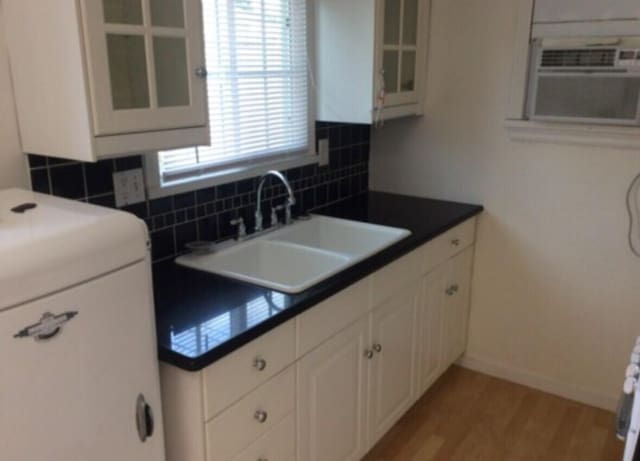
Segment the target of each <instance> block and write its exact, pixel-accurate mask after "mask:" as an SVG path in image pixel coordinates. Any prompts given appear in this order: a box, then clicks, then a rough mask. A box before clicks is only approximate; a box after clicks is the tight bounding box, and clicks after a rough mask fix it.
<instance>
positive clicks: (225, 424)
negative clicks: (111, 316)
mask: <svg viewBox="0 0 640 461" xmlns="http://www.w3.org/2000/svg"><path fill="white" fill-rule="evenodd" d="M474 235H475V219H472V220H469V221H466V222H464V223H462V224H460V225H459V226H457V227H454V228H453V229H451V230H450V231H448V232H446V233H444V234H442V235H441V236H440V237H437V238H436V239H434V240H432V241H430V242H429V243H427V244H425V245H423V246H422V247H420V248H418V249H416V250H414V251H413V252H411V253H409V254H408V255H406V256H405V257H403V258H401V259H398V260H397V261H395V262H393V263H391V264H389V265H388V266H386V267H384V268H382V269H380V270H379V271H377V272H375V273H374V274H372V275H371V276H370V277H367V278H365V279H364V280H362V281H360V282H358V283H357V284H356V285H353V286H351V287H349V288H347V289H345V290H344V291H342V292H340V293H338V294H337V295H335V296H334V297H332V298H329V299H327V300H325V301H323V302H322V303H320V304H318V305H317V306H315V307H313V308H312V309H311V310H309V311H307V312H305V313H304V314H301V315H300V316H298V318H297V319H296V320H295V322H294V321H290V322H288V323H285V324H283V325H281V326H279V327H278V328H276V329H274V330H273V331H271V332H269V333H268V334H267V335H264V336H262V337H261V338H259V339H257V340H255V341H253V342H252V343H249V344H247V345H246V346H244V347H242V348H240V349H239V350H237V351H235V352H234V353H232V354H230V355H229V356H227V357H225V358H224V359H223V360H221V361H219V362H216V363H215V364H213V365H211V366H210V367H208V368H206V369H204V370H201V371H199V372H196V373H190V372H187V371H184V370H179V369H177V368H175V367H172V366H170V365H165V364H163V365H162V370H161V372H162V373H161V376H162V386H163V390H164V391H165V392H164V393H163V406H164V410H165V415H166V418H165V420H166V421H165V427H166V429H167V431H166V442H167V461H185V460H188V461H250V460H256V461H260V460H278V461H280V460H284V461H293V460H297V461H352V460H353V461H356V460H359V459H361V458H362V457H363V456H364V455H365V454H366V452H367V451H368V450H369V449H370V448H372V446H373V445H374V444H375V443H376V442H377V441H378V440H379V439H380V438H381V437H382V436H383V435H384V434H385V433H386V432H387V431H388V430H389V429H390V428H391V426H393V424H394V423H395V422H396V421H398V419H399V418H400V417H401V416H402V415H403V414H404V413H405V412H406V411H407V410H408V409H409V407H411V405H412V404H413V403H414V402H415V401H416V400H417V399H418V398H419V397H420V396H422V394H423V393H424V392H425V391H426V390H427V389H428V388H429V386H431V384H433V382H434V381H435V380H436V379H437V378H438V377H439V376H440V375H441V374H442V373H443V372H444V371H445V370H446V369H447V368H448V367H449V366H450V365H451V364H452V363H453V362H455V361H456V360H457V359H458V358H460V356H461V355H462V354H463V353H464V351H465V348H466V344H467V324H468V317H469V295H470V285H471V269H472V264H473V251H474V246H473V241H474ZM294 338H295V341H294ZM262 362H266V367H258V368H256V365H255V364H256V363H262Z"/></svg>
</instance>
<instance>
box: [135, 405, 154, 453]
mask: <svg viewBox="0 0 640 461" xmlns="http://www.w3.org/2000/svg"><path fill="white" fill-rule="evenodd" d="M153 425H154V424H153V411H152V410H151V407H150V406H149V404H148V403H147V402H146V400H145V398H144V395H142V394H140V395H138V398H137V399H136V428H137V429H138V437H140V441H141V442H143V443H144V442H145V441H146V440H147V439H148V438H149V437H151V436H152V435H153Z"/></svg>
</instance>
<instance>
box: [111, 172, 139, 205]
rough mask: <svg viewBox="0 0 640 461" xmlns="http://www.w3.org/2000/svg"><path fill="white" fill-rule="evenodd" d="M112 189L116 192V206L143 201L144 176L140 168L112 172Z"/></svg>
mask: <svg viewBox="0 0 640 461" xmlns="http://www.w3.org/2000/svg"><path fill="white" fill-rule="evenodd" d="M113 191H114V192H115V194H116V206H117V207H118V208H121V207H123V206H126V205H133V204H134V203H140V202H144V200H145V192H144V177H143V175H142V168H138V169H135V170H127V171H121V172H119V173H113Z"/></svg>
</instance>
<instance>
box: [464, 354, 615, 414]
mask: <svg viewBox="0 0 640 461" xmlns="http://www.w3.org/2000/svg"><path fill="white" fill-rule="evenodd" d="M457 364H458V365H460V366H461V367H464V368H468V369H470V370H474V371H478V372H480V373H484V374H487V375H490V376H494V377H496V378H501V379H504V380H507V381H511V382H514V383H517V384H522V385H523V386H527V387H531V388H534V389H538V390H541V391H544V392H548V393H549V394H554V395H557V396H559V397H563V398H565V399H569V400H575V401H577V402H581V403H585V404H587V405H591V406H594V407H597V408H602V409H604V410H608V411H615V410H616V407H617V405H618V396H611V395H605V394H600V393H598V392H593V391H590V390H588V389H585V388H582V387H578V386H574V385H573V384H567V383H564V382H561V381H556V380H554V379H551V378H548V377H546V376H541V375H538V374H535V373H532V372H530V371H527V370H522V369H518V368H513V367H509V366H506V365H504V364H502V363H499V362H496V361H493V360H490V359H485V358H482V357H478V356H473V355H465V356H464V357H462V358H461V359H460V360H459V361H458V362H457Z"/></svg>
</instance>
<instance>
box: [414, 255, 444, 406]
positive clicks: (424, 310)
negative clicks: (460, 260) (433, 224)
mask: <svg viewBox="0 0 640 461" xmlns="http://www.w3.org/2000/svg"><path fill="white" fill-rule="evenodd" d="M448 279H449V264H446V263H445V264H443V265H441V266H439V267H438V268H437V269H435V270H433V271H432V272H430V273H429V274H428V275H427V276H426V277H425V279H424V288H423V289H424V291H423V296H422V298H421V304H420V307H419V319H418V393H419V395H422V394H423V393H424V392H425V391H426V390H427V389H428V388H429V386H430V385H431V384H432V383H433V382H434V381H435V380H436V379H437V377H438V376H439V374H440V372H441V371H442V368H443V360H442V356H441V354H442V353H441V351H442V336H443V334H442V328H443V309H444V304H445V290H446V288H447V281H448Z"/></svg>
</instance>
